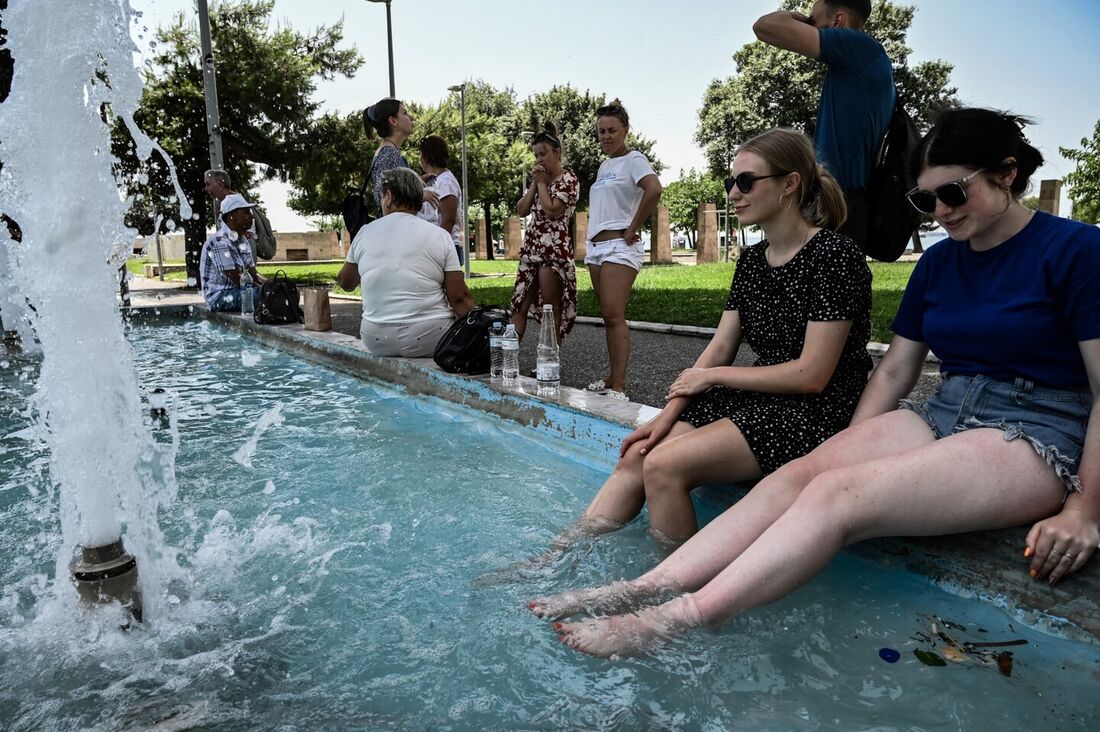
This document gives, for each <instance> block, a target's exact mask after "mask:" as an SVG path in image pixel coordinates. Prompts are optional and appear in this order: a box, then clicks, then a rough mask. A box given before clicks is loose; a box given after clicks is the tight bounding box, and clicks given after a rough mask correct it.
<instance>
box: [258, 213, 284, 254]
mask: <svg viewBox="0 0 1100 732" xmlns="http://www.w3.org/2000/svg"><path fill="white" fill-rule="evenodd" d="M253 212H254V214H255V218H256V256H257V257H259V258H260V259H274V257H275V251H276V250H277V249H278V246H279V245H278V242H276V241H275V232H274V231H272V229H271V222H270V221H268V220H267V214H265V213H264V212H263V211H261V210H260V209H258V208H257V209H253Z"/></svg>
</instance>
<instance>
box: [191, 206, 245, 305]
mask: <svg viewBox="0 0 1100 732" xmlns="http://www.w3.org/2000/svg"><path fill="white" fill-rule="evenodd" d="M240 243H241V244H243V248H244V250H245V251H246V252H248V253H247V254H246V255H243V256H242V254H241V247H240V246H238V242H234V241H232V240H231V239H230V238H229V227H227V226H226V225H225V224H222V227H221V228H220V229H218V231H217V232H216V233H215V234H214V236H212V237H210V238H209V239H207V240H206V243H205V244H203V245H202V254H201V256H200V257H199V281H200V282H202V297H203V299H204V300H206V302H208V303H209V302H211V301H212V300H213V299H214V297H215V296H216V295H218V294H219V293H221V292H224V291H226V290H234V289H236V288H237V285H236V284H234V282H233V280H231V279H230V278H229V275H228V274H226V273H227V272H230V271H232V270H237V271H238V272H240V271H241V270H243V269H246V268H247V267H249V266H251V262H252V252H251V250H250V249H249V247H248V243H247V242H244V241H241V242H240Z"/></svg>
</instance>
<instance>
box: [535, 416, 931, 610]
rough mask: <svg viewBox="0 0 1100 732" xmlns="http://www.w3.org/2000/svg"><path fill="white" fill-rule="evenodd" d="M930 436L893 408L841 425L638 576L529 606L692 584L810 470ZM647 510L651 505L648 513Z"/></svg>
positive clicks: (646, 594)
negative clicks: (845, 426)
mask: <svg viewBox="0 0 1100 732" xmlns="http://www.w3.org/2000/svg"><path fill="white" fill-rule="evenodd" d="M933 440H934V438H933V435H932V432H931V430H929V429H928V427H927V426H926V425H925V423H924V422H923V421H921V419H920V418H919V417H917V416H916V415H915V414H913V413H912V412H907V411H900V410H899V411H895V412H889V413H887V414H884V415H882V416H880V417H878V418H876V419H874V420H870V421H868V422H865V423H863V424H861V425H859V426H857V427H855V428H852V429H849V430H845V431H843V432H841V433H839V434H837V435H834V436H833V437H831V438H830V439H828V440H826V441H825V442H824V443H822V444H821V445H820V446H819V447H818V448H817V449H816V450H814V451H813V452H811V453H810V454H809V455H807V456H805V457H803V458H801V459H799V460H794V461H792V462H790V463H787V464H786V465H784V466H783V467H782V468H780V469H779V470H777V471H776V472H774V473H772V474H771V475H769V476H768V477H767V478H765V479H764V480H762V481H761V482H760V483H758V484H757V485H756V487H755V488H753V489H752V491H750V492H749V494H748V495H746V496H745V497H744V498H742V499H741V500H740V501H738V502H737V503H736V504H734V505H733V506H732V507H730V508H729V509H728V510H727V511H725V512H724V513H722V514H721V515H720V516H718V517H717V518H716V519H714V520H713V521H711V522H710V523H709V524H707V525H706V526H704V527H703V528H702V530H700V531H699V532H698V533H697V534H695V536H693V537H692V538H691V539H690V540H689V541H688V542H687V543H685V544H684V545H682V546H681V547H680V548H679V549H677V550H676V552H675V553H673V554H672V555H671V556H669V557H668V558H667V559H665V560H664V561H663V562H661V563H660V564H659V565H657V566H656V567H655V568H653V569H652V570H650V571H649V572H646V573H645V574H643V575H642V576H641V577H639V578H638V579H635V580H631V581H628V582H616V583H614V584H613V585H609V586H607V587H596V588H590V589H582V590H573V591H570V592H566V593H562V594H561V595H554V596H551V597H547V598H540V599H539V600H536V601H535V603H533V604H532V605H530V607H531V609H532V610H533V611H535V613H536V614H537V615H540V616H542V617H555V618H560V617H567V616H569V615H574V614H577V613H580V612H584V611H585V610H586V609H587V608H600V609H601V610H602V611H603V612H612V611H614V610H615V609H619V610H623V609H626V608H629V607H631V606H632V605H637V604H638V603H639V602H640V601H642V600H645V599H649V598H652V597H657V596H659V595H661V594H662V593H664V592H683V591H691V590H696V589H699V588H700V587H702V586H703V585H705V584H706V583H707V582H709V581H710V580H711V579H713V578H714V577H715V576H716V575H717V574H718V573H719V572H721V571H722V570H723V569H725V567H726V566H727V565H729V564H730V563H731V562H732V561H733V560H734V559H736V558H737V557H738V556H740V554H741V553H742V552H743V551H744V550H745V549H746V548H747V547H748V546H749V545H750V544H752V543H753V542H754V541H755V540H756V539H757V537H759V536H760V535H761V534H762V533H764V531H765V530H767V528H768V527H769V526H771V525H772V523H774V522H775V520H776V519H778V518H779V517H780V516H782V515H783V513H784V512H785V511H786V510H787V509H788V508H790V506H791V504H793V503H794V501H795V499H796V498H797V497H798V495H799V493H801V491H802V489H803V488H804V487H805V486H806V485H807V484H808V483H809V482H810V481H811V480H812V479H813V478H814V477H815V476H817V475H819V474H821V473H823V472H825V471H826V470H831V469H834V468H839V467H844V466H848V465H855V464H858V463H860V462H862V461H864V460H869V459H875V458H879V457H884V456H887V455H893V454H896V453H898V452H904V451H906V450H910V449H913V448H916V447H920V446H922V445H927V444H930V443H931V442H933ZM662 444H663V443H662ZM656 452H657V451H656V450H654V452H653V453H652V454H651V456H650V458H649V459H651V458H652V456H653V455H655V454H656ZM649 459H647V460H646V462H647V463H648V462H649ZM652 512H653V507H652V506H651V507H650V514H651V516H652Z"/></svg>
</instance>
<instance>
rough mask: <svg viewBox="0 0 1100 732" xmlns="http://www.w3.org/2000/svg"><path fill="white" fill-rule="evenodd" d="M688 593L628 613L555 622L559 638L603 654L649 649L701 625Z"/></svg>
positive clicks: (624, 653) (641, 652) (575, 647)
mask: <svg viewBox="0 0 1100 732" xmlns="http://www.w3.org/2000/svg"><path fill="white" fill-rule="evenodd" d="M702 624H703V622H702V617H701V616H700V615H699V610H698V608H696V607H695V601H694V599H693V598H692V597H691V596H690V595H681V596H680V597H678V598H676V599H675V600H672V601H670V602H666V603H665V604H664V605H658V606H656V607H647V608H645V609H644V610H640V611H638V612H636V613H631V614H630V615H612V616H611V617H607V618H588V619H585V620H581V621H579V622H576V623H554V630H556V631H557V632H558V638H560V639H561V642H562V643H564V644H565V645H567V646H569V647H570V648H573V649H576V650H578V651H581V652H583V653H588V654H591V655H593V656H600V657H602V658H612V657H615V656H636V655H641V654H644V653H649V652H651V651H653V650H655V649H656V648H658V647H660V646H662V645H664V644H665V643H666V642H667V641H669V640H671V639H672V638H675V637H677V636H679V635H682V634H683V633H684V632H686V631H688V630H690V629H691V628H696V627H699V626H700V625H702Z"/></svg>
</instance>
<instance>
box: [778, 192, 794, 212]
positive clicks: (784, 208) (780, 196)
mask: <svg viewBox="0 0 1100 732" xmlns="http://www.w3.org/2000/svg"><path fill="white" fill-rule="evenodd" d="M786 195H787V194H786V193H780V194H779V208H781V209H783V210H784V211H790V210H791V205H792V204H791V202H790V201H787V205H786V206H784V205H783V198H784V197H786Z"/></svg>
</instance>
